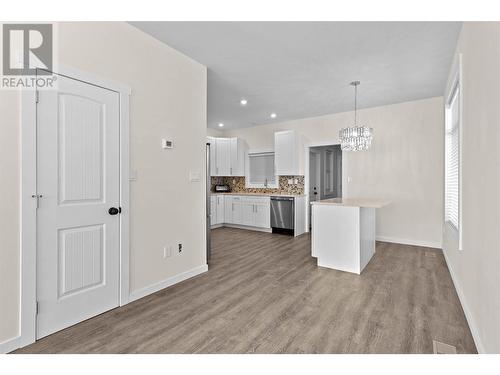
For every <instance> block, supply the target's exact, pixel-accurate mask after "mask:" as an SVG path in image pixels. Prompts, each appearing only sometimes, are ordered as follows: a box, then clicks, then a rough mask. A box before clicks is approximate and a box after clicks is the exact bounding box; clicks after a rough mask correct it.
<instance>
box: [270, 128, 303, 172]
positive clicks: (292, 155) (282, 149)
mask: <svg viewBox="0 0 500 375" xmlns="http://www.w3.org/2000/svg"><path fill="white" fill-rule="evenodd" d="M296 137H297V136H296V134H295V131H293V130H287V131H282V132H276V133H274V167H275V168H276V174H277V175H278V176H293V175H298V174H300V173H299V171H298V152H299V150H298V149H297V138H296Z"/></svg>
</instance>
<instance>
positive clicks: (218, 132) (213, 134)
mask: <svg viewBox="0 0 500 375" xmlns="http://www.w3.org/2000/svg"><path fill="white" fill-rule="evenodd" d="M207 136H208V137H223V136H224V132H223V131H222V130H219V129H213V128H207Z"/></svg>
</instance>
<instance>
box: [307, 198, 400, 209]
mask: <svg viewBox="0 0 500 375" xmlns="http://www.w3.org/2000/svg"><path fill="white" fill-rule="evenodd" d="M389 203H390V202H389V201H385V200H383V199H373V198H331V199H323V200H320V201H314V202H311V204H314V205H331V206H345V207H368V208H382V207H384V206H387V205H388V204H389Z"/></svg>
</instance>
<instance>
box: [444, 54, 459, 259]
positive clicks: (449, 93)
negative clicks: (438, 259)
mask: <svg viewBox="0 0 500 375" xmlns="http://www.w3.org/2000/svg"><path fill="white" fill-rule="evenodd" d="M455 94H456V95H458V97H457V99H456V100H458V129H457V130H458V228H457V227H456V226H455V225H454V224H452V223H451V222H450V221H449V220H447V219H446V217H447V214H446V159H447V158H446V138H447V128H448V124H449V122H450V121H451V118H450V111H451V108H450V106H451V103H452V101H453V98H454V96H455ZM462 103H463V88H462V54H457V55H456V56H455V58H454V60H453V64H452V68H451V71H450V76H449V79H448V84H447V86H446V92H445V96H444V113H445V123H444V142H445V147H444V148H445V150H444V152H445V155H444V185H443V187H444V189H443V190H444V192H443V198H444V199H443V203H444V205H443V206H444V207H443V217H444V222H445V226H446V230H447V231H448V232H451V233H455V235H456V236H457V240H458V249H459V250H463V247H462V232H463V226H462V217H463V215H462V207H463V205H462V191H463V190H462V160H463V159H462V149H463V148H462V134H463V132H462V127H463V110H462V108H463V105H462Z"/></svg>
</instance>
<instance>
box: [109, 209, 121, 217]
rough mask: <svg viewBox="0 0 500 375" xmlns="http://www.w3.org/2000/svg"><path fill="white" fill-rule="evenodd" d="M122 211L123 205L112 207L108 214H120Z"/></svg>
mask: <svg viewBox="0 0 500 375" xmlns="http://www.w3.org/2000/svg"><path fill="white" fill-rule="evenodd" d="M120 212H122V208H121V207H119V208H116V207H111V208H110V209H109V210H108V214H110V215H118V214H119V213H120Z"/></svg>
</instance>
